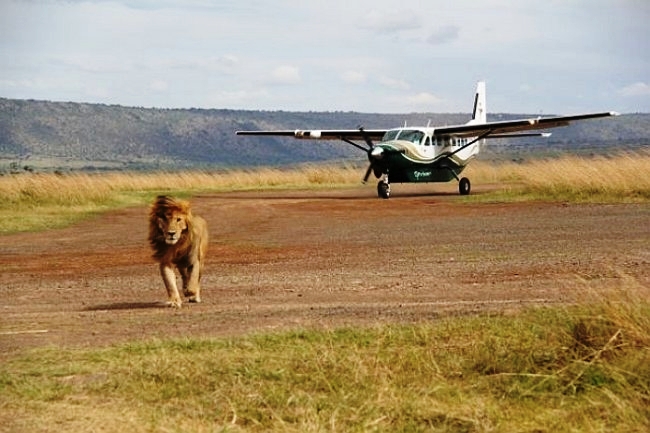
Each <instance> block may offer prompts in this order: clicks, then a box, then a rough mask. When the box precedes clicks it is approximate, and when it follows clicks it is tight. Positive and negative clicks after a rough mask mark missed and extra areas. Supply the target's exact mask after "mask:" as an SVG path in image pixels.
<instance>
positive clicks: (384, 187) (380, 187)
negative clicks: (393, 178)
mask: <svg viewBox="0 0 650 433" xmlns="http://www.w3.org/2000/svg"><path fill="white" fill-rule="evenodd" d="M377 195H378V196H379V198H384V199H387V198H388V197H390V184H388V183H386V182H384V181H383V180H382V181H380V182H379V183H378V184H377Z"/></svg>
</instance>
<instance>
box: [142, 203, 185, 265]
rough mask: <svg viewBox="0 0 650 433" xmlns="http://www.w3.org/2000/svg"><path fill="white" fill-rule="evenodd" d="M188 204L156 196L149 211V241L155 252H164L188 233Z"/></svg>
mask: <svg viewBox="0 0 650 433" xmlns="http://www.w3.org/2000/svg"><path fill="white" fill-rule="evenodd" d="M191 220H192V214H191V211H190V205H189V203H188V202H186V201H183V200H175V199H173V198H171V197H167V196H163V195H161V196H158V197H157V198H156V201H155V202H154V204H153V205H152V206H151V210H150V212H149V242H150V243H151V246H152V248H153V249H154V251H155V252H156V253H157V254H160V253H164V251H166V250H167V248H168V247H169V246H171V245H176V244H177V243H178V242H179V241H180V240H181V239H182V238H183V237H186V236H187V235H188V227H189V225H190V222H191Z"/></svg>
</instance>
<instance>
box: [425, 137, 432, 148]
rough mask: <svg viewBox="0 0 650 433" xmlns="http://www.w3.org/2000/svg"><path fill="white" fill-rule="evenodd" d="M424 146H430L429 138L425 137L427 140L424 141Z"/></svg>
mask: <svg viewBox="0 0 650 433" xmlns="http://www.w3.org/2000/svg"><path fill="white" fill-rule="evenodd" d="M424 145H425V146H431V137H427V139H426V140H424Z"/></svg>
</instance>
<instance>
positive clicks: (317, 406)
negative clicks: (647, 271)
mask: <svg viewBox="0 0 650 433" xmlns="http://www.w3.org/2000/svg"><path fill="white" fill-rule="evenodd" d="M648 173H650V154H648V153H642V154H624V155H618V156H615V157H612V158H575V157H564V158H559V159H553V160H540V161H532V162H528V163H524V164H517V163H501V164H499V165H493V164H488V163H486V162H481V161H477V162H476V163H474V164H472V165H470V167H469V169H468V173H467V175H468V176H470V177H471V178H472V180H473V182H474V183H475V184H480V183H498V184H502V185H503V188H502V189H500V190H498V191H495V192H494V193H490V194H485V195H481V196H474V197H472V196H470V197H469V198H461V200H477V199H478V200H488V201H490V200H504V201H510V200H554V201H570V202H585V201H587V202H590V201H596V202H647V201H648V199H649V198H650V177H648V176H647V174H648ZM362 174H363V168H361V169H359V168H357V167H351V166H343V167H340V166H339V167H321V166H311V167H303V168H300V169H295V170H287V171H285V170H275V169H258V170H251V171H244V170H242V171H230V172H219V173H208V172H191V173H190V172H188V173H151V174H145V173H131V174H123V173H122V174H117V173H105V174H99V175H89V174H69V175H63V176H60V175H54V174H51V175H46V174H23V175H19V176H4V177H0V199H1V203H2V205H0V206H1V207H0V215H2V217H3V221H5V222H6V221H10V223H9V225H6V224H5V226H4V228H3V230H4V231H5V232H13V231H22V230H42V229H48V228H51V227H58V226H63V225H67V224H70V223H72V222H74V221H76V220H78V219H79V218H86V217H88V216H89V215H92V214H94V213H97V212H103V211H106V210H109V209H114V208H117V207H122V206H130V205H141V204H144V203H148V202H149V201H150V200H151V198H152V197H153V196H155V195H156V194H159V193H171V194H174V195H182V196H183V195H184V196H191V195H192V194H195V193H198V192H206V191H230V190H246V189H250V190H257V189H269V188H332V187H336V188H343V187H347V186H353V185H358V183H359V178H360V175H362ZM11 221H13V222H11ZM621 280H622V281H623V283H622V287H620V291H619V292H617V293H613V294H611V295H609V296H604V297H603V296H600V295H599V296H597V295H594V299H590V300H589V301H585V302H584V303H583V304H581V305H573V306H564V307H538V308H532V309H528V310H524V311H519V312H517V313H508V314H494V313H493V314H487V313H486V314H478V315H465V316H448V317H441V318H440V319H439V320H436V321H434V322H427V323H422V324H415V325H411V326H406V325H404V326H397V325H381V326H377V327H373V328H363V329H359V328H354V329H352V328H343V329H334V330H314V329H303V330H296V331H293V332H285V333H279V334H277V333H276V334H260V335H249V336H244V337H238V338H228V339H216V338H215V339H187V340H172V341H168V340H165V341H159V340H156V341H133V342H131V343H129V344H123V345H118V346H112V347H104V348H92V349H79V348H77V349H68V348H61V347H51V348H41V349H38V350H33V351H25V352H23V353H20V354H16V355H13V356H5V357H3V360H2V363H1V364H0V431H11V432H33V431H107V432H112V431H132V432H148V431H171V432H186V431H192V432H214V431H224V432H240V431H253V432H257V431H259V432H262V431H288V432H294V431H295V432H322V431H331V432H335V431H341V432H349V431H351V432H355V431H358V432H362V431H363V432H366V431H390V432H414V431H440V432H494V431H496V432H502V431H507V432H509V431H524V432H593V431H602V432H605V431H607V432H610V431H611V432H646V431H649V430H650V304H649V302H648V299H650V293H649V288H647V287H642V286H641V285H640V284H639V282H637V281H635V280H632V279H631V278H625V276H622V278H621ZM632 294H634V295H632Z"/></svg>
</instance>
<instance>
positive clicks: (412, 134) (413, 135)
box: [398, 129, 424, 144]
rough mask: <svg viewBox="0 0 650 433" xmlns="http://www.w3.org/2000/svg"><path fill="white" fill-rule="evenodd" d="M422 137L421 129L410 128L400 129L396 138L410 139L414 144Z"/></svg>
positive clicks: (420, 140)
mask: <svg viewBox="0 0 650 433" xmlns="http://www.w3.org/2000/svg"><path fill="white" fill-rule="evenodd" d="M423 137H424V133H423V132H422V131H415V130H412V129H402V130H401V131H400V133H399V137H398V139H400V140H405V141H410V142H412V143H415V144H420V143H421V142H422V138H423Z"/></svg>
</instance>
